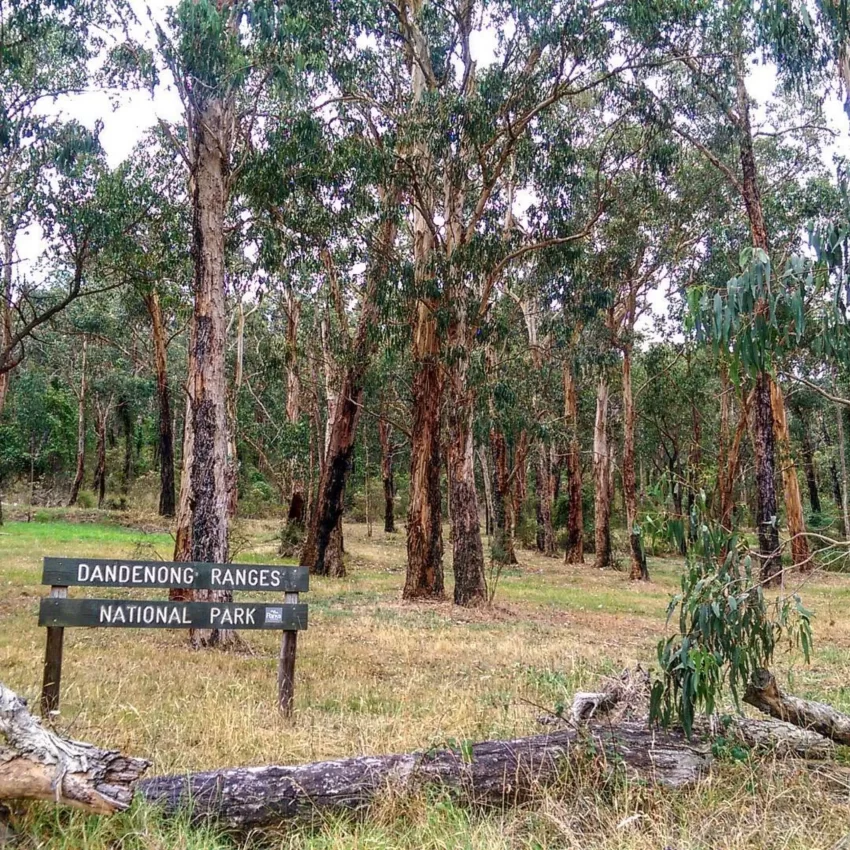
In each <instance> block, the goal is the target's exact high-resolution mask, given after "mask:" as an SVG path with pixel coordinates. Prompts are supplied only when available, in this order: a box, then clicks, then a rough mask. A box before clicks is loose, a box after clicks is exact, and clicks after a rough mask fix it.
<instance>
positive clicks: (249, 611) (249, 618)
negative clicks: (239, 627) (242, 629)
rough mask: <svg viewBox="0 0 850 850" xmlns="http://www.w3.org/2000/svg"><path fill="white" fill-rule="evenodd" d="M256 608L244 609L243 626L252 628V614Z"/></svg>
mask: <svg viewBox="0 0 850 850" xmlns="http://www.w3.org/2000/svg"><path fill="white" fill-rule="evenodd" d="M256 610H257V609H256V608H246V609H245V625H246V626H253V625H254V614H255V612H256Z"/></svg>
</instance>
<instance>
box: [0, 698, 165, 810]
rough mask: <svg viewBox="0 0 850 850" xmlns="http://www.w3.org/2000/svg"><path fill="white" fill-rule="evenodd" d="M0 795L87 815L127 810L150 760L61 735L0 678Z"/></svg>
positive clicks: (3, 798) (5, 798)
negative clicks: (1, 742)
mask: <svg viewBox="0 0 850 850" xmlns="http://www.w3.org/2000/svg"><path fill="white" fill-rule="evenodd" d="M0 735H2V737H3V738H4V739H5V740H6V743H7V746H3V745H0V800H22V799H27V800H48V801H53V802H55V803H57V804H60V805H65V806H72V807H74V808H77V809H82V810H83V811H86V812H89V813H91V814H104V815H108V814H113V813H114V812H119V811H123V810H124V809H127V808H128V807H129V805H130V802H131V800H132V793H133V786H134V784H135V782H136V780H137V779H138V778H139V777H140V776H141V775H142V774H143V773H144V772H145V770H147V768H148V766H149V764H150V762H148V761H146V760H145V759H139V758H132V757H129V756H124V755H122V754H121V753H119V752H117V751H115V750H101V749H100V748H98V747H95V746H92V745H91V744H85V743H82V742H81V741H72V740H69V739H67V738H62V737H60V736H59V735H57V734H55V733H54V732H51V731H49V730H48V729H45V728H44V727H43V726H42V725H41V723H40V722H39V721H38V720H37V719H36V718H35V717H33V716H32V715H31V714H30V713H29V711H27V707H26V704H25V703H24V701H23V700H22V699H21V698H20V697H18V696H17V695H16V694H15V693H14V692H13V691H11V690H9V689H8V688H7V687H6V686H5V685H3V684H2V683H0Z"/></svg>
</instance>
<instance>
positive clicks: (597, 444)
mask: <svg viewBox="0 0 850 850" xmlns="http://www.w3.org/2000/svg"><path fill="white" fill-rule="evenodd" d="M593 487H594V522H595V525H596V557H595V559H594V562H593V566H594V567H596V568H597V569H599V570H602V569H606V568H607V567H610V566H611V455H610V446H609V444H608V382H607V380H606V379H605V377H604V376H602V377H600V379H599V384H598V385H597V388H596V422H595V425H594V428H593Z"/></svg>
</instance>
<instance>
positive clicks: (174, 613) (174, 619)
mask: <svg viewBox="0 0 850 850" xmlns="http://www.w3.org/2000/svg"><path fill="white" fill-rule="evenodd" d="M182 610H183V611H185V610H186V609H185V608H183V609H182ZM180 611H181V609H180V608H172V609H171V611H170V613H169V615H168V622H169V623H179V622H180Z"/></svg>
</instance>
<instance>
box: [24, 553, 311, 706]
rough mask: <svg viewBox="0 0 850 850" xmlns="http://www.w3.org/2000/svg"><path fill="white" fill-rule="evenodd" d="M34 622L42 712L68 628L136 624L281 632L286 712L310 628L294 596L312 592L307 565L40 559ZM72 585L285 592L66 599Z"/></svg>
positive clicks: (55, 698)
mask: <svg viewBox="0 0 850 850" xmlns="http://www.w3.org/2000/svg"><path fill="white" fill-rule="evenodd" d="M42 583H43V584H49V585H51V588H50V594H49V596H47V597H45V598H43V599H42V600H41V607H40V609H39V615H38V624H39V625H40V626H46V627H47V643H46V647H45V653H44V680H43V683H42V688H41V712H42V715H43V716H45V717H47V716H49V715H51V714H57V713H58V711H59V688H60V685H61V682H62V649H63V640H64V634H65V628H66V627H74V626H89V627H96V628H97V627H106V628H135V629H144V628H149V629H191V628H194V629H221V628H225V629H275V630H279V631H282V632H283V638H282V641H281V652H280V661H279V664H278V706H279V708H280V710H281V711H282V712H283V713H284V714H287V715H289V714H291V712H292V702H293V694H294V682H295V647H296V645H297V636H298V632H299V631H300V630H303V629H306V628H307V606H306V605H304V604H302V603H299V601H298V599H299V596H298V594H299V593H301V592H304V591H306V590H308V589H309V586H310V576H309V570H308V569H307V567H278V566H268V565H261V564H199V563H194V562H190V563H169V562H165V561H121V560H107V559H93V558H87V559H83V558H45V559H44V571H43V573H42ZM69 587H139V588H151V587H156V588H163V589H166V588H168V589H170V588H173V587H180V588H189V589H207V590H231V591H233V590H253V591H257V592H271V591H277V592H283V593H284V601H283V604H282V605H276V604H267V603H257V602H168V601H164V600H162V601H160V600H136V599H69V598H68V588H69Z"/></svg>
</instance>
